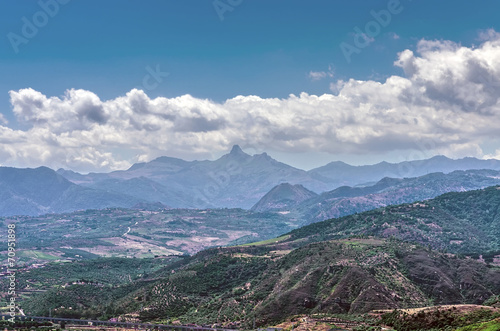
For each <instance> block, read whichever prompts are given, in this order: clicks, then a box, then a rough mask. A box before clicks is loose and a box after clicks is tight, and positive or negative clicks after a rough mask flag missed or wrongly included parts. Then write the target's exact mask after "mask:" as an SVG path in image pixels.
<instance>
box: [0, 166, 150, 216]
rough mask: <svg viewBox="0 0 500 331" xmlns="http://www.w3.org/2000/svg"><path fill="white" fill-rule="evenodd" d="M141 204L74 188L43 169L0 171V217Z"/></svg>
mask: <svg viewBox="0 0 500 331" xmlns="http://www.w3.org/2000/svg"><path fill="white" fill-rule="evenodd" d="M141 201H143V200H142V199H138V198H133V197H130V196H127V195H124V194H119V193H108V192H104V191H100V190H94V189H91V188H86V187H81V186H78V185H76V184H74V183H71V182H70V181H68V180H67V179H65V178H64V177H62V176H61V175H58V174H57V173H56V172H55V171H53V170H51V169H49V168H47V167H40V168H36V169H17V168H9V167H0V215H1V216H11V215H40V214H45V213H55V212H65V211H73V210H78V209H89V208H96V209H98V208H105V207H130V206H133V205H134V204H136V203H139V202H141Z"/></svg>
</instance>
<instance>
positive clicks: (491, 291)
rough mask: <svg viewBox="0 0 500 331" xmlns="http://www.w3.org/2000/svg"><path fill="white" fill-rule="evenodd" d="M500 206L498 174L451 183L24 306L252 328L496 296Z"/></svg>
mask: <svg viewBox="0 0 500 331" xmlns="http://www.w3.org/2000/svg"><path fill="white" fill-rule="evenodd" d="M499 210H500V186H494V187H489V188H486V189H482V190H476V191H470V192H460V193H447V194H444V195H441V196H439V197H437V198H434V199H430V200H427V201H423V202H416V203H411V204H402V205H396V206H388V207H385V208H380V209H377V210H373V211H368V212H364V213H360V214H357V215H351V216H346V217H342V218H338V219H331V220H327V221H323V222H318V223H314V224H311V225H308V226H306V227H302V228H299V229H296V230H293V231H291V232H289V233H288V234H286V235H283V236H281V237H279V238H276V239H274V240H267V241H264V242H257V243H253V244H248V245H242V246H232V247H225V248H221V247H218V248H212V249H208V250H204V251H201V252H199V253H197V254H196V255H194V256H192V257H189V258H185V259H182V260H181V261H177V262H175V263H173V264H170V265H167V266H165V267H164V268H162V269H161V270H157V271H155V272H153V273H151V274H149V275H147V276H144V277H142V278H141V279H138V280H137V281H134V282H131V283H129V284H127V285H126V286H109V287H106V288H105V289H102V290H100V291H99V294H98V295H97V294H96V291H95V286H96V285H92V284H84V285H74V286H69V287H66V288H61V287H54V288H53V289H50V290H49V291H47V292H45V293H42V294H40V295H36V296H33V297H31V298H30V299H29V300H28V301H27V302H25V306H24V307H26V311H28V312H30V313H32V314H37V313H40V312H41V311H44V310H47V308H48V307H49V306H48V305H50V304H53V303H61V305H63V306H64V307H65V309H61V310H59V311H58V310H57V309H56V310H54V312H55V314H60V316H66V315H65V314H67V308H68V307H72V309H71V314H73V315H72V316H83V317H98V316H102V312H103V311H105V312H107V313H106V314H107V315H106V316H108V317H109V316H110V315H109V314H113V312H114V313H115V314H117V315H123V314H129V315H128V316H132V315H134V314H135V315H134V316H138V317H139V318H140V319H142V320H154V319H170V320H172V319H178V320H180V321H181V322H184V323H198V324H217V325H230V324H232V325H236V326H240V327H243V328H247V327H250V325H252V323H253V321H255V323H256V325H258V326H259V325H271V324H276V323H278V322H281V321H283V320H284V319H286V318H288V317H291V316H295V315H297V314H308V315H311V314H318V313H328V314H362V313H367V312H370V311H373V310H381V309H388V310H392V309H395V308H415V307H424V306H431V305H447V304H449V305H459V304H482V303H484V302H496V301H497V298H498V297H497V296H498V295H499V294H500V269H499V268H498V266H499V265H500V259H499V257H500V255H499V254H500V252H498V251H499V250H500V240H499V238H500V218H499V217H500V212H499ZM433 248H437V249H439V250H435V249H433ZM492 250H496V251H497V252H496V253H494V254H491V253H489V254H486V252H487V251H490V252H491V251H492ZM445 251H448V252H445ZM454 253H460V254H454ZM461 254H469V255H471V256H474V257H475V258H476V259H474V258H470V257H465V256H463V255H461ZM495 254H496V255H497V257H496V258H495V257H494V256H495ZM480 255H482V257H481V256H480ZM477 258H479V260H478V259H477ZM61 300H63V301H61ZM96 306H99V307H100V309H99V310H96V309H95V307H96ZM75 314H76V315H75ZM96 314H97V315H96Z"/></svg>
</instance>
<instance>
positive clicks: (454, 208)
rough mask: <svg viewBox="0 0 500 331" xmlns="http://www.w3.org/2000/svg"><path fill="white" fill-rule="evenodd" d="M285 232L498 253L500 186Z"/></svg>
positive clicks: (293, 235) (297, 235)
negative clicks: (415, 243) (364, 238)
mask: <svg viewBox="0 0 500 331" xmlns="http://www.w3.org/2000/svg"><path fill="white" fill-rule="evenodd" d="M290 235H291V236H290V239H289V241H296V240H298V239H301V240H302V241H305V242H315V241H323V240H330V239H338V238H345V237H349V236H352V235H356V236H359V235H368V236H376V237H382V238H390V237H394V238H398V239H400V240H405V241H409V242H417V243H420V244H422V245H426V246H427V245H428V246H431V247H432V248H434V249H440V250H446V251H449V252H452V253H465V254H474V253H475V254H483V253H486V252H493V255H495V252H498V254H500V186H494V187H489V188H486V189H482V190H476V191H469V192H460V193H446V194H443V195H441V196H439V197H437V198H434V199H430V200H425V201H422V202H415V203H408V204H402V205H397V206H389V207H384V208H379V209H375V210H372V211H367V212H363V213H360V214H355V215H350V216H345V217H341V218H337V219H330V220H326V221H323V222H318V223H314V224H311V225H308V226H305V227H302V228H299V229H296V230H294V231H292V232H290ZM490 255H491V254H490ZM491 258H492V256H490V259H491Z"/></svg>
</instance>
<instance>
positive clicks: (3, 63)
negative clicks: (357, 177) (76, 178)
mask: <svg viewBox="0 0 500 331" xmlns="http://www.w3.org/2000/svg"><path fill="white" fill-rule="evenodd" d="M54 1H56V0H41V1H18V0H5V1H2V3H1V5H0V6H1V7H2V8H1V10H0V36H2V38H1V41H0V112H1V113H2V114H3V116H4V119H5V123H4V127H5V130H7V128H8V129H10V130H14V131H15V132H18V134H20V135H22V133H23V132H24V133H27V132H30V130H31V129H33V127H34V124H33V123H34V122H33V119H29V120H21V118H20V116H19V114H18V115H16V113H15V112H13V107H14V105H13V104H12V101H11V100H10V98H11V96H9V91H19V90H21V89H27V88H31V89H33V90H34V91H37V92H39V93H41V94H42V95H44V96H46V97H47V98H50V97H59V98H62V96H63V95H64V94H65V91H67V90H70V89H76V90H79V89H81V90H84V91H89V92H92V93H94V94H95V95H97V96H98V97H99V98H100V100H101V101H103V102H104V101H107V100H113V99H116V98H117V97H120V96H125V95H126V94H127V93H128V92H129V91H131V90H132V89H134V88H137V89H143V90H144V91H145V92H146V93H147V96H148V97H149V98H151V99H153V98H156V97H165V98H176V97H179V96H182V95H186V94H189V95H191V96H192V97H194V98H196V99H197V100H203V99H209V100H212V101H213V102H214V103H216V104H223V103H224V102H225V101H226V100H228V99H231V98H234V97H236V96H238V95H242V96H250V95H255V96H259V97H260V98H263V99H266V98H280V99H287V98H288V97H289V95H290V94H294V95H297V96H298V95H300V94H301V93H302V92H306V93H307V94H309V95H322V94H329V93H333V94H335V93H337V92H338V91H336V90H335V89H332V83H333V84H336V82H338V81H339V80H340V81H348V80H349V79H355V80H361V81H376V82H382V83H383V82H385V80H386V79H387V78H388V77H390V76H392V75H397V76H401V77H406V76H405V72H404V70H403V68H402V67H401V66H399V67H398V66H395V65H394V62H395V61H396V60H397V59H398V53H400V52H402V51H404V50H406V49H408V50H412V51H415V50H416V48H417V44H418V43H419V41H421V40H439V41H450V42H454V43H456V44H457V45H462V46H465V47H469V48H471V49H473V48H474V47H477V46H478V45H480V44H481V43H482V42H483V40H481V39H480V38H479V36H480V34H481V33H482V32H484V31H487V30H488V29H492V30H494V31H500V27H499V26H498V25H499V23H500V22H499V20H498V13H499V12H500V3H499V2H498V1H482V2H481V4H480V6H479V5H478V4H473V3H471V2H469V1H439V2H436V1H409V0H401V1H400V3H399V4H396V1H394V0H390V1H352V0H350V1H326V0H324V1H307V2H306V1H295V0H287V1H269V0H265V1H262V0H242V1H236V0H233V1H232V2H231V1H228V0H220V2H219V3H223V4H226V6H230V7H232V8H231V10H230V11H226V12H224V13H223V18H224V19H223V20H221V19H220V16H219V15H218V13H217V10H216V9H215V7H214V2H213V1H191V0H182V1H165V0H163V1H157V0H154V1H153V0H151V1H123V0H121V1H118V0H108V1H94V0H85V1H84V0H71V1H61V2H54ZM63 2H68V3H65V4H62V3H63ZM40 3H42V4H53V3H57V4H58V5H57V6H58V8H57V10H55V12H54V15H53V17H50V15H46V16H45V17H47V21H46V22H42V24H40V27H39V28H38V31H37V33H36V35H34V36H33V37H29V38H25V41H27V43H22V44H19V45H17V46H16V47H17V48H18V52H16V51H15V47H13V45H12V40H11V39H12V36H13V34H16V35H17V36H21V37H23V30H22V29H23V26H24V25H25V21H23V17H24V18H26V20H28V21H29V22H31V23H33V21H34V20H35V19H36V18H35V17H34V16H36V15H37V13H39V12H40V11H43V6H41V4H40ZM231 3H232V4H236V5H231ZM390 5H394V6H396V5H397V7H398V8H399V11H398V13H397V14H392V15H391V17H390V22H389V23H388V24H387V26H380V25H379V27H380V31H378V32H377V33H375V34H374V35H373V36H372V37H370V36H369V37H367V38H369V39H370V42H369V44H368V45H367V46H366V47H364V48H362V49H360V52H359V54H358V53H354V54H352V56H351V57H350V62H348V61H347V60H346V57H345V56H344V54H343V52H342V50H341V47H340V45H341V43H343V42H344V43H348V44H350V45H354V42H353V38H354V37H355V36H356V32H355V31H356V30H355V28H356V27H359V28H360V29H361V30H362V31H364V30H365V27H366V24H367V23H369V22H371V21H374V17H373V14H372V13H371V12H372V11H375V12H377V13H379V12H380V11H381V10H387V8H388V6H390ZM51 8H52V9H54V7H51ZM40 17H41V19H43V15H42V16H40V15H38V18H40ZM364 32H365V31H364ZM9 34H10V39H9ZM358 37H359V36H358ZM23 38H24V37H23ZM147 68H150V69H154V68H159V69H160V70H161V72H164V73H168V76H166V74H165V75H164V76H162V79H161V81H159V82H157V83H158V84H154V88H151V89H145V86H144V79H145V77H146V76H147V75H148V74H149V72H148V69H147ZM315 73H316V76H315V75H314V74H315ZM315 77H316V79H315ZM152 82H153V83H154V81H152ZM37 123H39V122H37ZM47 128H48V129H49V130H50V128H49V127H47ZM21 131H22V132H21ZM196 132H198V131H196ZM4 134H7V133H4ZM59 138H60V136H58V138H57V139H59ZM61 139H62V138H61ZM172 139H173V138H172ZM199 139H201V140H203V139H204V138H199ZM214 139H215V138H214ZM304 139H305V138H304ZM464 139H465V138H464ZM495 139H496V137H495ZM4 140H5V139H4ZM462 140H463V139H462ZM217 141H218V142H219V144H218V145H216V148H214V149H213V150H212V151H210V150H209V148H208V147H203V146H200V144H199V143H192V142H191V143H186V145H183V147H182V148H183V150H185V152H180V147H179V148H164V150H163V152H164V153H163V154H166V155H170V154H172V155H173V156H179V157H186V158H189V157H191V158H204V157H206V158H211V157H216V156H217V155H220V154H222V153H223V152H224V151H225V150H226V149H227V148H228V147H229V146H230V145H231V144H233V143H239V144H241V145H242V147H244V148H246V150H249V151H255V152H259V151H263V150H266V151H268V152H269V153H270V154H271V155H276V156H277V157H278V158H279V159H282V160H284V161H289V162H294V163H295V165H297V166H300V167H303V168H307V167H312V166H319V165H321V164H324V163H327V162H329V161H333V160H338V159H343V160H345V161H350V162H352V163H373V162H377V161H382V160H383V159H388V160H389V161H400V160H396V156H399V157H400V156H401V155H404V157H407V156H408V155H410V154H411V153H410V149H411V148H410V147H409V146H404V147H401V148H400V147H397V146H395V147H394V148H392V149H385V150H381V151H380V152H376V150H377V148H372V149H373V150H374V151H375V152H373V153H372V152H370V153H366V152H363V151H364V149H362V148H361V149H359V150H357V149H355V151H353V152H352V153H351V152H350V151H349V150H340V149H330V148H328V147H324V148H322V149H317V150H314V149H311V150H307V148H306V147H304V146H305V145H304V144H299V145H300V146H298V145H297V144H295V145H294V144H293V143H290V141H288V142H282V143H281V144H276V146H278V147H276V148H274V150H273V145H272V139H271V141H267V142H265V143H263V142H255V141H253V139H243V138H241V137H239V138H235V137H234V136H229V135H227V134H226V135H224V137H222V138H220V137H219V138H218V140H217ZM101 143H102V141H100V142H99V144H101ZM475 143H476V145H478V146H480V147H481V148H482V149H483V151H482V152H483V155H486V154H488V155H489V154H491V153H494V152H495V146H489V145H488V142H486V140H484V141H479V142H475ZM174 144H175V139H173V140H172V141H171V142H170V143H169V145H168V146H171V145H174ZM60 145H61V146H63V145H64V146H66V145H65V144H64V143H62V142H61V143H60ZM292 145H293V146H292ZM287 146H292V147H290V148H287ZM93 148H94V149H95V148H96V147H95V146H93ZM367 148H368V147H367ZM139 150H140V151H139ZM39 152H40V153H42V152H41V151H39ZM161 152H162V151H161V150H156V151H154V152H151V151H146V150H144V149H141V148H140V147H137V146H131V147H130V148H128V147H127V146H126V144H125V143H119V144H118V143H117V144H116V145H113V146H111V147H110V149H109V150H106V151H104V150H103V151H100V153H101V154H106V153H112V154H117V155H114V156H113V158H114V161H113V162H115V163H113V162H111V161H110V162H111V163H113V164H115V166H111V165H110V164H111V163H109V162H108V163H106V162H105V161H99V162H100V163H99V162H98V161H95V160H94V161H95V162H94V163H93V161H88V162H87V163H84V164H81V165H77V164H76V163H75V164H73V163H71V162H70V161H68V160H65V161H60V162H58V161H57V158H58V157H59V156H58V155H60V154H59V153H57V152H53V153H52V152H51V153H52V154H53V155H52V156H49V157H48V158H47V157H45V158H43V157H40V158H38V159H37V158H33V157H30V158H29V160H28V159H24V160H23V157H22V156H15V155H13V154H12V152H9V151H4V153H3V154H2V153H0V157H2V155H3V157H4V159H3V160H0V163H1V164H5V165H17V166H34V165H36V164H37V163H43V162H48V163H50V164H51V165H52V166H54V167H55V166H56V165H58V166H59V165H60V166H65V167H72V165H73V166H74V168H76V169H78V170H82V171H83V170H87V169H89V170H90V169H93V170H99V169H103V170H106V169H108V168H109V169H111V168H113V167H120V166H125V165H127V164H130V163H133V162H134V161H137V160H139V159H141V160H147V159H149V158H152V157H155V156H158V154H161ZM437 152H438V150H436V153H437ZM26 153H28V152H26ZM75 153H77V152H76V151H75ZM479 154H480V153H479ZM304 155H307V156H308V157H307V158H306V159H307V160H308V161H304ZM426 156H427V155H426ZM450 156H454V154H453V153H451V152H450ZM457 156H462V155H458V154H457ZM475 156H476V155H475ZM480 156H481V155H480ZM404 157H403V158H404ZM408 157H410V156H408ZM75 158H76V159H77V158H78V157H76V156H75ZM134 158H135V159H134ZM103 162H104V163H103ZM103 164H106V165H105V166H104V165H103Z"/></svg>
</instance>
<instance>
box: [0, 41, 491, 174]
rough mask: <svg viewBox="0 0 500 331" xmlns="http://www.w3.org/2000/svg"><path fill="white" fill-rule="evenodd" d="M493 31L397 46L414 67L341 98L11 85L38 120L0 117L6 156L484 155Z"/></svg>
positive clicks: (60, 162) (68, 159)
mask: <svg viewBox="0 0 500 331" xmlns="http://www.w3.org/2000/svg"><path fill="white" fill-rule="evenodd" d="M488 36H489V37H488V38H487V39H486V40H484V41H483V42H482V44H481V45H479V46H477V47H464V46H462V45H460V44H456V43H453V42H450V41H443V40H439V41H436V40H421V41H420V42H419V43H418V46H417V48H416V50H414V51H412V50H404V51H402V52H401V53H399V54H398V58H397V60H396V61H395V65H396V66H398V67H400V68H402V70H403V71H404V75H402V76H391V77H389V78H388V79H386V80H385V81H383V82H377V81H372V80H366V81H360V80H354V79H350V80H346V81H337V82H335V83H332V84H331V88H332V91H333V92H334V93H333V94H324V95H321V96H316V95H309V94H307V93H301V94H300V95H293V94H292V95H290V96H289V97H287V98H283V99H279V98H261V97H259V96H252V95H250V96H236V97H234V98H231V99H228V100H226V101H225V102H223V103H218V102H214V101H212V100H208V99H199V98H195V97H193V96H190V95H183V96H179V97H176V98H164V97H158V98H150V97H149V96H148V95H147V94H146V93H145V92H143V91H141V90H137V89H134V90H132V91H130V92H128V93H127V94H125V95H124V96H120V97H117V98H115V99H111V100H105V101H103V100H101V99H100V98H99V97H98V96H97V95H96V94H94V93H92V92H90V91H85V90H74V89H71V90H68V91H66V93H65V94H64V95H63V96H59V97H57V96H46V95H43V94H42V93H40V92H38V91H35V90H33V89H30V88H27V89H21V90H18V91H10V98H11V104H12V109H13V112H14V114H15V116H16V118H17V120H18V121H20V122H23V123H25V124H26V125H28V126H29V128H28V129H26V130H13V129H11V128H9V127H8V126H7V123H6V121H5V120H2V118H0V121H2V122H3V125H0V142H1V144H0V160H1V162H2V163H3V164H4V165H6V164H8V165H15V166H38V165H42V164H43V165H48V166H51V167H53V168H58V167H65V168H70V169H74V170H79V171H91V170H92V171H96V170H97V171H108V170H113V169H123V168H126V167H128V166H130V165H131V164H132V163H133V162H138V161H148V160H151V159H152V158H154V157H158V156H161V155H171V156H178V157H186V156H188V155H191V156H193V155H194V156H196V157H200V158H201V157H209V156H210V155H213V153H218V152H221V151H227V150H228V149H229V148H230V146H231V145H232V144H234V143H239V144H241V145H242V146H243V147H247V148H250V147H252V148H255V149H258V150H267V151H280V152H311V151H316V152H328V153H332V154H336V153H343V154H353V153H358V154H368V153H372V154H376V153H380V154H383V153H387V152H391V151H398V150H399V151H408V150H426V151H433V153H441V154H445V155H447V156H451V157H463V156H478V157H484V153H483V151H482V149H481V145H482V144H483V143H484V142H486V141H488V142H491V141H493V140H495V139H498V140H500V133H499V130H498V127H499V124H500V101H499V97H500V38H499V37H498V34H496V33H492V32H489V34H488ZM483 38H485V37H484V36H483ZM329 72H330V71H329ZM324 75H328V73H326V72H325V73H324ZM324 75H323V74H321V73H315V74H313V75H310V76H311V78H313V77H320V78H321V77H323V76H324ZM424 156H431V155H424ZM495 156H498V153H497V154H496V155H495Z"/></svg>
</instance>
